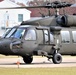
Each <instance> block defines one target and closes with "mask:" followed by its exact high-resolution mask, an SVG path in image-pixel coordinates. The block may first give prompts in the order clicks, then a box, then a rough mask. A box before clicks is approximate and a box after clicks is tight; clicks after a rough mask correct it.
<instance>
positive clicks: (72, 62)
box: [0, 56, 76, 68]
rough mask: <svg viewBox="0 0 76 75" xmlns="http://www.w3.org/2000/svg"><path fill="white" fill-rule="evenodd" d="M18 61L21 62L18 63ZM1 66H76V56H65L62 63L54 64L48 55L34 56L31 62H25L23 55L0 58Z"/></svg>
mask: <svg viewBox="0 0 76 75" xmlns="http://www.w3.org/2000/svg"><path fill="white" fill-rule="evenodd" d="M17 62H20V64H19V65H17ZM0 67H5V68H7V67H8V68H9V67H10V68H18V67H19V68H46V67H47V68H52V67H76V57H70V56H69V57H63V61H62V63H61V64H53V62H52V60H50V61H48V60H47V58H46V57H34V59H33V62H32V63H31V64H25V63H24V62H23V59H22V58H21V57H19V58H0Z"/></svg>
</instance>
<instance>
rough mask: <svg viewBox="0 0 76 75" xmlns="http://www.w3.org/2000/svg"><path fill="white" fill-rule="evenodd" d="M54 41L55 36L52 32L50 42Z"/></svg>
mask: <svg viewBox="0 0 76 75" xmlns="http://www.w3.org/2000/svg"><path fill="white" fill-rule="evenodd" d="M53 42H54V37H53V34H52V33H50V43H53Z"/></svg>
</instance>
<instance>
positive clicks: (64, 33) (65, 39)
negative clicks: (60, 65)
mask: <svg viewBox="0 0 76 75" xmlns="http://www.w3.org/2000/svg"><path fill="white" fill-rule="evenodd" d="M61 38H62V43H69V42H70V33H69V31H61Z"/></svg>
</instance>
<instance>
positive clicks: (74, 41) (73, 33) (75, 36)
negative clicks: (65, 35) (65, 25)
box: [72, 31, 76, 43]
mask: <svg viewBox="0 0 76 75" xmlns="http://www.w3.org/2000/svg"><path fill="white" fill-rule="evenodd" d="M72 35H73V40H72V41H73V43H76V31H72Z"/></svg>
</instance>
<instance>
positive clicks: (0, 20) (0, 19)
mask: <svg viewBox="0 0 76 75" xmlns="http://www.w3.org/2000/svg"><path fill="white" fill-rule="evenodd" d="M4 7H20V6H19V5H17V4H15V3H13V2H11V1H9V0H3V1H1V2H0V8H4ZM30 14H31V11H29V10H27V9H0V28H8V27H13V26H15V25H19V24H20V23H21V22H22V21H25V20H28V19H30Z"/></svg>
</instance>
